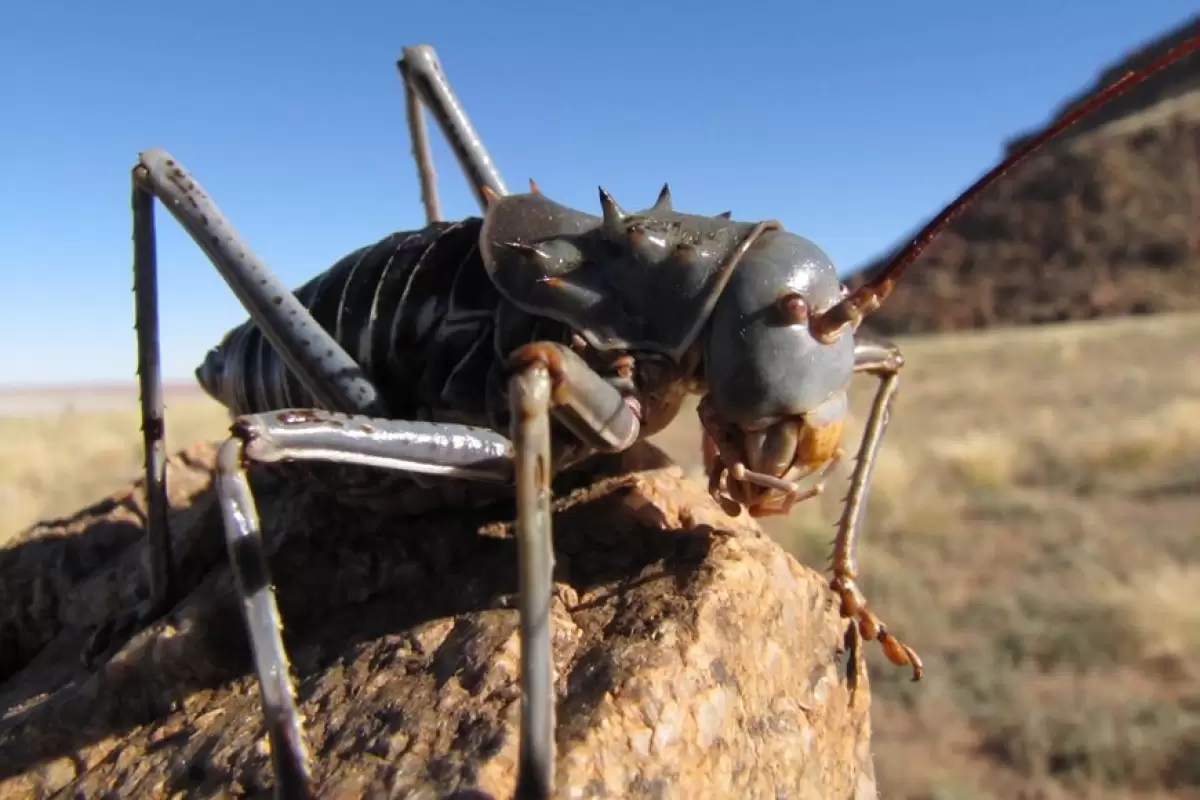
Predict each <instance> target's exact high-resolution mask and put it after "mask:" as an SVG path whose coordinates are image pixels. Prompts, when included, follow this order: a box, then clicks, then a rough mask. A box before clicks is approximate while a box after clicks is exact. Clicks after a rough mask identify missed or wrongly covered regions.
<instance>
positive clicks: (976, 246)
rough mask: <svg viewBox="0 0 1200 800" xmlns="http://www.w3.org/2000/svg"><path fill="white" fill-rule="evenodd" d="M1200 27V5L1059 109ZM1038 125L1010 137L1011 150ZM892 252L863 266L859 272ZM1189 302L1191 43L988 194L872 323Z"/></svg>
mask: <svg viewBox="0 0 1200 800" xmlns="http://www.w3.org/2000/svg"><path fill="white" fill-rule="evenodd" d="M1197 33H1200V16H1196V17H1193V18H1192V19H1190V20H1188V21H1187V22H1186V23H1184V24H1182V25H1180V26H1179V27H1177V28H1176V29H1174V30H1172V31H1170V32H1168V33H1166V34H1164V35H1163V36H1161V37H1159V38H1157V39H1155V40H1154V41H1152V42H1149V43H1146V44H1144V45H1142V46H1141V47H1139V48H1138V49H1136V50H1135V51H1133V52H1131V53H1130V54H1128V55H1126V56H1125V57H1124V58H1122V59H1121V60H1120V61H1119V62H1117V63H1115V64H1113V65H1112V66H1109V67H1107V68H1105V69H1104V70H1103V71H1102V72H1101V74H1100V75H1099V76H1098V77H1097V79H1096V82H1095V84H1094V85H1093V86H1091V87H1088V89H1087V90H1086V91H1084V92H1081V93H1080V94H1079V95H1077V96H1075V97H1072V98H1070V99H1068V100H1067V101H1066V102H1065V103H1064V104H1063V106H1062V107H1061V108H1060V109H1059V111H1058V112H1057V113H1056V116H1057V115H1061V114H1063V113H1066V111H1068V110H1069V109H1071V108H1073V107H1074V106H1075V105H1076V104H1077V103H1078V102H1080V101H1081V100H1082V99H1084V98H1085V97H1086V96H1088V95H1089V94H1091V93H1092V92H1093V91H1095V90H1096V89H1097V88H1099V87H1101V86H1104V85H1107V84H1108V83H1110V82H1112V81H1113V80H1115V79H1116V78H1117V77H1119V76H1120V75H1121V74H1122V73H1124V72H1125V71H1127V70H1129V69H1133V68H1136V67H1138V66H1140V65H1142V64H1145V63H1147V62H1148V61H1150V60H1151V59H1153V58H1154V57H1156V56H1157V55H1159V54H1161V53H1163V52H1164V51H1165V50H1167V49H1168V48H1170V47H1171V46H1173V45H1175V44H1178V43H1179V42H1181V41H1182V40H1184V39H1186V38H1188V37H1189V36H1195V35H1196V34H1197ZM1029 135H1031V134H1029V133H1026V134H1022V135H1020V136H1018V137H1016V138H1014V139H1012V140H1010V141H1009V142H1008V143H1007V145H1006V151H1011V149H1012V148H1014V147H1016V146H1017V145H1019V144H1020V143H1021V142H1022V141H1024V140H1025V138H1026V137H1027V136H1029ZM934 211H936V209H932V210H931V212H930V213H933V212H934ZM921 223H922V224H923V223H924V220H922V221H921ZM914 232H915V229H914ZM888 256H890V254H888ZM886 259H887V256H885V257H883V258H880V259H879V260H877V261H875V262H873V263H870V264H867V265H865V266H864V267H863V268H862V269H861V270H860V271H858V272H857V273H856V276H855V278H854V279H853V280H852V281H851V284H852V285H857V284H858V283H859V282H861V280H862V279H863V278H864V277H865V276H867V275H870V274H873V273H874V272H875V271H876V270H877V269H879V268H881V267H882V266H883V264H884V263H885V262H886ZM1185 309H1187V310H1193V309H1200V57H1198V56H1197V54H1195V53H1193V54H1192V55H1189V56H1187V57H1185V58H1184V59H1183V60H1182V61H1180V62H1177V63H1176V64H1175V65H1173V66H1172V67H1171V68H1169V69H1168V70H1165V71H1164V72H1162V73H1160V74H1159V75H1157V76H1155V77H1154V78H1152V79H1150V80H1148V81H1146V82H1145V83H1143V84H1142V85H1140V86H1138V87H1135V88H1134V89H1131V90H1130V91H1129V92H1128V93H1127V95H1126V96H1124V97H1122V98H1119V99H1118V100H1116V101H1114V102H1113V103H1112V104H1110V106H1109V107H1107V108H1106V109H1103V110H1101V111H1100V112H1098V113H1097V114H1095V115H1093V118H1091V119H1088V120H1085V121H1083V122H1081V123H1079V124H1078V125H1076V126H1075V127H1074V128H1073V129H1072V130H1070V131H1068V132H1067V133H1066V134H1064V135H1063V136H1062V137H1060V138H1059V139H1058V140H1056V141H1054V142H1052V143H1051V144H1049V145H1047V146H1046V147H1045V148H1043V149H1042V151H1041V152H1040V153H1038V154H1037V155H1035V156H1034V157H1033V158H1031V159H1030V160H1029V161H1028V162H1026V163H1025V164H1024V165H1022V166H1021V167H1020V168H1018V169H1017V170H1014V171H1013V172H1012V173H1011V174H1010V175H1009V176H1008V177H1006V178H1005V179H1003V180H1002V181H1000V183H999V184H997V185H995V186H993V187H992V188H991V189H990V190H989V191H988V192H986V193H985V194H984V195H983V196H981V197H980V198H979V199H978V201H977V202H976V203H975V204H974V205H973V206H972V207H971V208H969V209H967V210H966V211H965V212H964V213H963V214H962V215H961V216H960V217H959V218H958V219H957V220H956V221H955V222H954V224H953V225H952V226H951V227H950V229H949V230H948V231H947V232H946V233H944V234H943V235H942V236H941V237H939V239H938V240H936V241H935V242H934V244H933V245H932V246H931V247H930V248H929V249H928V250H926V252H925V254H923V255H922V257H921V259H920V260H919V262H918V263H916V264H914V265H913V267H912V268H911V269H910V270H909V271H908V272H907V273H906V275H905V277H904V281H903V283H902V285H901V287H900V288H899V289H897V291H896V293H895V294H894V295H893V296H892V298H891V299H890V300H889V301H888V303H887V305H886V306H885V307H884V308H883V309H882V310H880V311H879V312H877V313H876V314H874V315H872V317H871V320H870V323H869V326H870V327H871V328H872V329H873V330H875V331H876V332H879V333H883V334H888V335H894V334H900V333H915V332H922V331H936V330H955V329H962V328H982V327H988V326H991V325H997V324H1037V323H1045V322H1056V321H1065V320H1076V319H1091V318H1096V317H1109V316H1121V315H1127V314H1148V313H1157V312H1163V311H1173V310H1185Z"/></svg>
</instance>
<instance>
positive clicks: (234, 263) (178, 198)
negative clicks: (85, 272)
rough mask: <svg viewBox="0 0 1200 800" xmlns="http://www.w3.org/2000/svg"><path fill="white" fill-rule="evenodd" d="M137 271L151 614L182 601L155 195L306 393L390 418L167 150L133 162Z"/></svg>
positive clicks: (330, 404)
mask: <svg viewBox="0 0 1200 800" xmlns="http://www.w3.org/2000/svg"><path fill="white" fill-rule="evenodd" d="M132 177H133V196H132V206H133V274H134V281H133V286H134V296H135V297H134V299H135V307H136V323H135V324H136V327H137V343H138V382H139V388H140V391H141V404H142V431H143V440H144V441H143V444H144V447H145V455H146V458H145V470H146V496H147V508H148V519H147V528H148V535H149V540H150V553H151V595H152V598H151V603H150V608H149V611H148V613H147V614H146V615H147V616H150V617H154V616H158V615H161V614H162V613H164V612H166V610H167V609H168V608H170V607H171V606H173V605H174V603H175V601H176V600H177V599H178V597H177V593H178V588H179V587H178V580H177V578H176V574H175V573H176V564H175V557H174V553H173V552H172V549H171V538H170V531H169V530H168V527H167V488H166V456H165V448H164V444H163V442H164V439H165V421H164V419H163V396H162V376H161V374H160V366H159V365H160V361H161V359H160V354H159V341H158V292H157V274H158V264H157V255H156V247H155V229H154V198H155V197H157V198H159V200H161V201H162V203H163V205H164V206H165V207H166V208H167V210H168V211H170V212H171V214H172V215H173V216H174V217H175V218H176V219H177V220H178V221H179V223H180V224H181V225H182V226H183V227H184V229H185V230H187V232H188V234H190V235H191V237H192V239H193V241H195V242H196V244H197V245H198V246H199V247H200V248H201V249H202V250H203V251H204V252H205V254H207V255H208V257H209V260H210V261H212V263H213V265H214V266H215V267H216V268H217V271H218V272H220V274H221V277H222V278H224V279H225V282H226V283H227V284H228V285H229V287H230V289H232V290H233V292H234V294H236V295H237V297H238V299H239V300H240V301H241V302H242V305H243V306H244V307H245V309H246V311H247V312H248V313H249V315H250V317H251V318H252V319H253V320H254V322H255V323H256V325H257V326H258V328H259V329H260V330H261V331H262V333H263V335H264V336H265V337H266V339H267V340H268V341H269V342H270V344H271V346H272V347H273V348H274V349H275V350H276V352H278V353H279V354H280V356H281V358H282V359H283V360H284V362H285V363H286V364H287V366H288V369H289V370H291V372H292V374H293V375H295V376H296V378H297V380H298V381H299V382H300V383H301V384H302V385H303V387H304V388H305V390H307V391H308V392H309V394H311V395H312V396H313V397H315V398H318V400H319V401H320V402H321V404H322V405H323V406H324V407H326V408H332V409H337V410H339V411H345V412H347V413H356V414H370V415H374V416H386V415H387V409H386V407H385V406H384V404H383V402H382V400H381V398H380V396H379V392H378V391H377V390H376V388H375V386H374V385H373V384H372V383H371V381H370V380H369V379H368V378H367V377H366V376H365V375H364V374H363V371H362V369H361V368H360V367H359V365H358V364H357V363H356V362H355V361H354V359H353V358H351V356H350V354H349V353H347V352H346V351H345V350H344V349H343V348H342V346H341V345H340V344H338V342H337V340H336V339H334V337H333V336H332V335H330V334H329V333H328V332H327V331H326V330H325V329H324V328H322V327H321V326H320V325H318V324H317V322H316V321H315V320H314V319H313V318H312V315H310V314H309V312H308V309H306V308H305V307H304V305H303V304H302V303H301V302H300V301H299V300H297V299H296V297H295V295H293V294H292V292H291V291H290V290H289V289H288V287H287V286H286V285H285V284H284V283H283V282H282V281H281V280H280V279H279V278H278V277H277V276H276V275H275V274H274V273H273V272H272V271H271V270H270V269H269V268H268V267H267V265H266V264H264V263H263V262H262V260H261V259H259V258H258V256H256V255H255V254H254V252H253V251H252V250H251V249H250V246H249V245H248V244H247V243H246V241H245V239H243V238H242V236H241V235H240V234H239V233H238V232H237V231H236V230H235V229H234V227H233V226H232V225H231V224H230V223H229V220H228V219H227V218H226V217H225V215H224V214H223V213H221V210H220V209H219V208H217V206H216V204H215V203H213V202H212V200H210V199H209V197H208V194H207V193H206V192H205V191H204V189H203V188H202V187H201V186H200V184H199V183H197V182H196V180H195V179H194V178H192V176H191V175H189V174H188V172H187V171H186V170H185V169H184V168H183V165H182V164H180V163H179V162H178V161H176V160H175V159H174V158H172V157H171V155H170V154H169V153H167V152H166V151H164V150H158V149H155V150H149V151H147V152H145V153H142V154H141V156H140V157H139V159H138V163H137V164H136V165H135V166H134V168H133V176H132Z"/></svg>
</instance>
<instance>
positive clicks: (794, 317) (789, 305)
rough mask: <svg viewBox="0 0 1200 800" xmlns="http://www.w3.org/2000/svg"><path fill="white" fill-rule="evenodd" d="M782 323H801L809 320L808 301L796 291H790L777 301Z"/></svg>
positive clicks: (776, 305) (776, 304)
mask: <svg viewBox="0 0 1200 800" xmlns="http://www.w3.org/2000/svg"><path fill="white" fill-rule="evenodd" d="M775 307H776V308H777V309H778V310H779V317H780V323H781V324H783V325H799V324H803V323H806V322H808V302H807V301H806V300H805V299H804V298H803V297H802V296H801V295H800V294H798V293H796V292H788V293H787V294H785V295H782V296H781V297H780V298H779V299H778V300H776V301H775Z"/></svg>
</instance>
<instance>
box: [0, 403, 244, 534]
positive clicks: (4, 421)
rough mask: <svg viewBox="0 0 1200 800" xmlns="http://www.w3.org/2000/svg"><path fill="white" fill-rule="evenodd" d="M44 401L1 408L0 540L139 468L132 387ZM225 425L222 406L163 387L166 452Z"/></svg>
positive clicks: (79, 503)
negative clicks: (3, 411) (42, 408)
mask: <svg viewBox="0 0 1200 800" xmlns="http://www.w3.org/2000/svg"><path fill="white" fill-rule="evenodd" d="M62 394H65V393H62ZM10 405H12V406H15V405H17V404H15V403H14V404H10ZM45 405H46V408H47V410H45V411H40V412H39V411H37V410H35V409H33V408H30V407H29V404H20V407H18V408H14V409H13V410H12V411H10V413H8V414H3V415H0V508H3V509H4V513H3V515H2V516H0V543H3V542H5V541H7V540H8V539H9V538H10V537H12V536H14V535H15V534H17V533H19V532H20V531H22V530H24V529H25V528H27V527H29V526H30V525H32V524H33V523H34V522H37V521H38V520H43V519H50V518H54V517H59V516H62V515H65V514H70V513H71V512H73V511H77V510H79V509H80V508H83V507H84V506H87V505H89V504H91V503H93V502H95V501H96V500H99V499H101V498H103V497H106V496H107V495H109V494H110V493H111V492H112V491H113V489H115V488H117V487H119V486H121V485H122V484H124V483H127V482H129V481H130V480H133V479H134V478H137V477H139V476H140V475H141V469H142V466H141V465H142V439H141V432H140V430H141V417H140V416H139V413H138V407H137V396H136V394H132V393H127V392H123V393H121V394H120V395H117V396H116V397H112V396H104V397H94V396H91V395H90V394H89V393H88V392H86V391H81V392H78V393H77V394H75V395H73V396H68V397H63V396H59V397H55V398H53V400H52V402H48V403H46V404H45ZM228 427H229V422H228V416H227V415H226V414H225V411H224V410H223V409H222V408H221V407H220V406H218V405H217V404H216V403H214V402H212V401H211V400H209V399H208V398H207V397H206V396H204V395H202V394H200V393H199V392H198V391H176V392H171V393H170V394H168V396H167V448H168V452H174V451H175V450H178V449H180V448H182V447H185V446H187V445H188V444H191V443H192V442H194V441H196V440H198V439H212V438H218V437H220V436H221V435H222V434H223V433H224V431H225V430H227V429H228Z"/></svg>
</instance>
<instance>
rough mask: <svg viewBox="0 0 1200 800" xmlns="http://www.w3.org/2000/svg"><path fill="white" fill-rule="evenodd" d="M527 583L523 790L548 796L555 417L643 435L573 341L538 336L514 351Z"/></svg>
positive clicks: (616, 441) (616, 435) (619, 436)
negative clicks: (574, 349) (552, 429)
mask: <svg viewBox="0 0 1200 800" xmlns="http://www.w3.org/2000/svg"><path fill="white" fill-rule="evenodd" d="M510 366H511V367H512V369H513V374H512V378H511V379H510V381H509V399H510V403H511V416H512V438H513V446H514V449H515V455H516V488H517V515H518V520H517V539H518V544H517V547H518V551H519V553H520V567H519V574H520V585H521V690H522V700H521V702H522V704H523V705H522V712H523V713H522V716H521V750H520V760H519V761H518V769H517V793H516V796H517V797H518V798H538V799H540V798H548V797H550V795H551V792H552V790H553V787H554V661H553V651H552V649H551V637H550V601H551V590H552V586H553V572H554V545H553V540H552V532H551V522H550V480H551V475H550V472H551V441H550V417H551V415H553V417H554V418H555V419H557V420H558V421H560V422H561V423H562V424H563V425H564V427H566V428H568V429H569V430H570V431H571V432H572V433H573V434H574V435H576V436H577V437H578V438H579V439H580V440H581V441H582V442H584V443H586V444H588V445H590V446H591V447H592V448H593V449H596V450H606V451H613V452H615V451H619V450H624V449H626V448H628V447H629V446H630V445H632V444H633V443H634V442H635V441H637V438H638V434H639V431H640V427H641V426H640V423H639V422H638V418H637V416H636V415H635V414H634V413H633V411H632V410H631V409H630V407H629V406H628V405H626V403H625V401H624V399H623V398H622V397H621V395H620V393H619V392H618V391H617V390H616V389H615V388H613V387H612V386H611V385H610V384H608V383H606V382H605V381H604V379H603V378H601V377H600V376H599V375H597V374H596V373H595V372H593V371H592V370H591V369H590V368H589V367H588V366H587V365H586V364H585V363H584V362H583V360H582V359H581V358H579V356H577V355H576V354H575V353H573V352H571V351H570V350H568V349H567V348H565V347H562V346H561V345H558V344H552V343H549V342H536V343H533V344H529V345H526V346H524V347H522V348H520V349H519V350H517V351H516V352H515V353H514V354H513V355H512V357H511V359H510Z"/></svg>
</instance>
